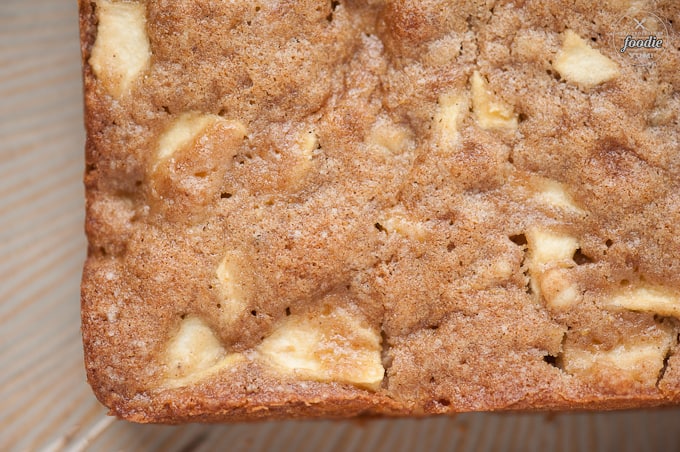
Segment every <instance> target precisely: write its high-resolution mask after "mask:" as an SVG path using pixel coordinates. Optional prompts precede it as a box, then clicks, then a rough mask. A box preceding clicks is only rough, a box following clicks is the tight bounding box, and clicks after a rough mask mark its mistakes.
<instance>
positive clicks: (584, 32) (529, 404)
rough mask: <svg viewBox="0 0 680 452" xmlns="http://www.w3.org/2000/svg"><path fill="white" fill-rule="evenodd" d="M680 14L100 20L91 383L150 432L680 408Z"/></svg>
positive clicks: (241, 14) (305, 7) (91, 84)
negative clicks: (374, 417) (651, 21)
mask: <svg viewBox="0 0 680 452" xmlns="http://www.w3.org/2000/svg"><path fill="white" fill-rule="evenodd" d="M679 5H680V4H679V3H678V2H674V1H656V2H646V1H634V2H633V1H618V0H617V1H608V2H601V3H598V4H593V3H592V2H588V1H585V0H575V1H572V2H568V4H567V3H565V2H558V1H544V0H520V1H515V2H507V1H500V0H499V1H486V2H479V1H461V2H457V3H456V4H455V6H453V4H452V3H451V2H445V1H439V0H422V1H416V0H400V1H381V0H370V1H369V0H340V1H332V2H329V1H313V0H303V1H267V2H253V1H240V0H236V1H231V2H213V1H207V0H175V1H155V0H148V1H116V0H95V1H91V2H86V1H81V2H80V13H81V25H82V27H81V28H82V43H83V62H84V73H85V87H86V91H85V96H86V108H87V115H86V116H87V118H86V126H87V131H88V140H87V149H86V154H87V161H86V163H87V169H86V174H85V184H86V188H87V222H86V228H87V234H88V239H89V245H90V246H89V252H88V259H87V262H86V265H85V270H84V273H83V285H82V295H83V298H82V319H83V337H84V344H85V355H86V366H87V371H88V378H89V381H90V382H91V384H92V385H93V387H94V389H95V392H96V393H97V395H98V397H99V398H100V400H102V401H103V402H104V403H105V404H106V405H107V406H109V407H110V408H111V410H112V412H113V413H115V414H117V415H119V416H122V417H126V418H128V419H133V420H137V421H141V422H181V421H221V420H239V419H259V418H263V417H270V418H275V417H319V416H322V417H342V416H352V415H356V414H359V413H363V414H388V415H426V414H431V413H452V412H460V411H469V410H503V409H537V408H554V409H562V408H566V409H570V408H584V407H585V408H625V407H633V406H650V405H662V404H668V403H674V402H678V401H679V400H680V373H678V369H680V364H679V362H678V360H679V359H680V355H678V353H677V352H678V337H679V334H680V143H679V142H678V137H680V125H679V124H678V111H680V76H679V75H678V71H677V67H678V65H680V50H678V46H680V44H679V43H677V42H674V41H673V38H672V36H669V39H668V40H667V46H666V47H664V48H663V52H658V53H656V54H654V61H653V63H654V64H652V65H648V66H644V67H643V66H639V65H635V64H632V63H631V60H630V58H629V56H628V55H626V54H624V53H622V52H620V51H619V50H618V48H617V46H616V45H614V43H612V41H611V39H612V36H614V35H615V34H616V33H620V32H621V30H615V29H613V27H614V25H615V24H616V23H618V22H617V21H618V20H619V19H620V18H621V17H622V16H624V15H633V14H636V13H637V12H639V11H653V12H654V13H655V14H656V16H658V17H661V18H664V20H666V21H667V24H666V25H667V26H668V27H669V29H670V30H672V27H673V24H679V23H680V6H679Z"/></svg>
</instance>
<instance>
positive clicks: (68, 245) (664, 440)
mask: <svg viewBox="0 0 680 452" xmlns="http://www.w3.org/2000/svg"><path fill="white" fill-rule="evenodd" d="M77 26H78V25H77V7H76V0H30V1H22V0H0V451H12V450H50V451H56V450H92V451H106V450H126V451H128V450H129V451H146V450H161V451H173V450H174V451H194V450H196V451H198V450H200V451H208V450H272V449H273V450H291V451H299V450H313V451H325V450H328V451H331V450H367V451H368V450H370V451H376V450H384V451H411V450H417V449H418V450H435V449H439V450H457V451H496V450H506V451H510V450H518V451H528V450H536V451H539V450H540V451H545V450H563V451H568V450H607V451H617V452H618V451H642V450H649V451H657V450H658V451H675V450H680V428H678V425H680V410H678V409H673V410H662V411H642V412H622V413H606V414H587V413H582V414H561V415H545V414H534V415H516V414H472V415H461V416H458V417H456V418H436V419H435V418H432V419H426V420H384V419H381V420H370V421H369V420H362V421H343V422H328V421H323V422H270V423H262V424H240V425H222V426H220V425H213V426H210V425H189V426H181V427H168V426H144V425H133V424H129V423H126V422H123V421H117V420H114V419H112V418H109V417H107V416H106V410H105V409H104V408H103V407H101V406H100V405H99V403H98V402H97V401H96V399H95V398H94V396H93V395H92V393H91V391H90V389H89V387H88V385H87V383H86V381H85V373H84V370H83V365H82V350H81V343H80V330H79V288H78V285H79V280H80V272H81V265H82V262H83V259H84V256H85V249H86V244H85V239H84V236H83V187H82V183H81V175H82V171H83V143H84V133H83V126H82V101H81V80H80V60H79V45H78V29H77Z"/></svg>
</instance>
